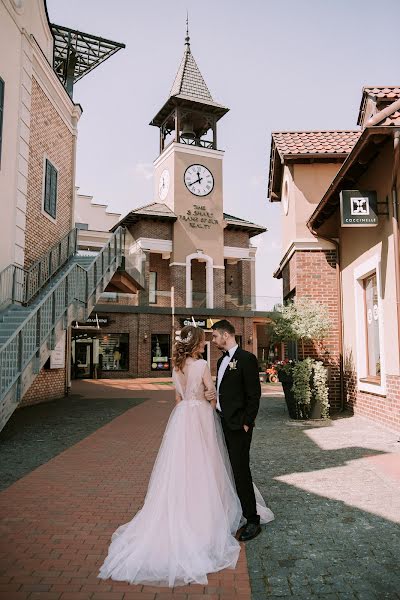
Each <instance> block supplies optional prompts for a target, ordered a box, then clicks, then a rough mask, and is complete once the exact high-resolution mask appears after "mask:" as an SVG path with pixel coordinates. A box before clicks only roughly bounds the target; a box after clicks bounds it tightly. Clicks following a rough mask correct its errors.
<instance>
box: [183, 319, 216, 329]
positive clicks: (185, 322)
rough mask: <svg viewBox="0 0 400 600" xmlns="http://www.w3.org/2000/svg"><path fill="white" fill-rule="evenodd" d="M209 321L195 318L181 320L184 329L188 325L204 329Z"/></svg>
mask: <svg viewBox="0 0 400 600" xmlns="http://www.w3.org/2000/svg"><path fill="white" fill-rule="evenodd" d="M208 320H209V319H194V318H193V317H185V318H184V319H179V321H180V324H181V325H182V327H187V326H188V325H195V327H202V328H203V329H205V328H206V326H207V321H208Z"/></svg>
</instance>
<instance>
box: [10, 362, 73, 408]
mask: <svg viewBox="0 0 400 600" xmlns="http://www.w3.org/2000/svg"><path fill="white" fill-rule="evenodd" d="M65 379H66V369H65V368H64V369H41V371H40V373H39V374H38V376H37V377H36V379H35V380H34V382H33V383H32V385H31V387H30V388H29V389H28V390H27V392H26V394H25V395H24V396H23V398H22V401H21V403H20V405H19V407H21V406H27V405H30V404H40V403H41V402H47V401H49V400H56V399H57V398H63V396H65V393H66V386H65Z"/></svg>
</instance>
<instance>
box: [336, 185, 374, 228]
mask: <svg viewBox="0 0 400 600" xmlns="http://www.w3.org/2000/svg"><path fill="white" fill-rule="evenodd" d="M340 216H341V225H342V227H375V226H376V225H378V199H377V195H376V192H375V191H372V192H365V191H361V190H343V191H342V192H340Z"/></svg>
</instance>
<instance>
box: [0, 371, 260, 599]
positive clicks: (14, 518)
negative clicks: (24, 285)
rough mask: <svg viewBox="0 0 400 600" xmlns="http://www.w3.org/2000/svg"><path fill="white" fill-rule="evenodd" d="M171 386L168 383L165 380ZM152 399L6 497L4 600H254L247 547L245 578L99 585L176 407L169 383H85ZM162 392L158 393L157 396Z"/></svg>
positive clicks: (1, 504)
mask: <svg viewBox="0 0 400 600" xmlns="http://www.w3.org/2000/svg"><path fill="white" fill-rule="evenodd" d="M165 383H168V382H165ZM129 386H130V387H131V388H132V389H133V390H137V392H136V393H137V394H140V395H141V396H143V390H146V396H147V397H149V398H150V399H149V400H148V401H146V402H144V403H142V404H140V405H139V406H137V407H135V408H132V409H130V410H128V411H126V412H125V413H124V414H122V415H120V416H119V417H117V418H116V419H114V420H113V421H112V422H110V423H108V424H107V425H105V426H104V427H102V428H101V429H98V430H97V431H96V432H95V433H93V434H91V435H89V436H88V437H86V438H85V439H84V440H82V441H81V442H79V443H77V444H75V445H74V446H72V447H71V448H69V449H68V450H66V451H65V452H63V453H61V454H59V455H58V456H57V457H55V458H53V459H52V460H50V461H49V462H48V463H46V464H44V465H42V466H40V467H39V468H37V469H36V470H34V471H32V472H31V473H30V474H29V475H26V476H25V477H23V478H22V479H20V480H19V481H17V482H16V483H14V484H13V485H11V486H10V487H9V488H8V489H6V490H5V491H3V492H2V493H1V494H0V515H1V521H0V539H1V543H0V599H1V600H28V599H29V600H33V599H37V600H134V599H137V600H163V599H165V600H167V599H168V598H170V599H171V600H172V599H175V600H178V599H179V600H189V599H191V598H194V599H195V598H198V597H199V596H201V598H202V600H230V599H233V598H234V599H235V600H250V587H249V576H248V571H247V564H246V556H245V549H244V548H243V550H242V552H241V555H240V559H239V563H238V566H237V568H236V569H235V571H232V570H227V571H224V572H220V573H216V574H212V575H210V576H209V584H208V585H207V586H200V585H189V586H185V587H179V588H176V589H173V590H171V589H167V588H160V587H150V586H132V585H129V584H127V583H121V582H114V581H111V580H110V581H101V580H100V579H97V573H98V569H99V566H100V565H101V563H102V561H103V560H104V557H105V555H106V552H107V548H108V545H109V542H110V537H111V534H112V532H113V531H114V530H115V529H116V527H117V526H118V525H120V524H121V523H125V522H127V521H128V520H130V519H131V518H132V516H133V515H134V514H135V513H136V512H137V510H138V509H139V508H140V507H141V505H142V502H143V499H144V495H145V492H146V489H147V483H148V479H149V476H150V473H151V469H152V466H153V462H154V459H155V457H156V453H157V450H158V447H159V444H160V440H161V436H162V434H163V432H164V429H165V425H166V422H167V420H168V417H169V414H170V411H171V408H172V406H173V403H172V401H171V399H172V397H173V392H172V390H171V388H170V386H168V385H165V384H164V385H162V382H160V383H158V384H156V385H155V386H153V385H152V384H147V383H146V382H145V383H144V384H142V385H141V384H138V383H137V382H131V381H127V382H117V381H115V380H110V381H108V382H106V383H105V382H82V383H80V384H79V386H78V387H76V388H75V390H76V389H79V390H80V391H83V390H85V391H86V392H87V395H88V396H90V395H92V396H93V397H107V396H108V397H110V396H111V395H112V393H114V395H117V396H118V397H122V396H123V394H124V393H125V394H127V395H128V394H129V393H133V392H132V390H129ZM154 388H156V389H154Z"/></svg>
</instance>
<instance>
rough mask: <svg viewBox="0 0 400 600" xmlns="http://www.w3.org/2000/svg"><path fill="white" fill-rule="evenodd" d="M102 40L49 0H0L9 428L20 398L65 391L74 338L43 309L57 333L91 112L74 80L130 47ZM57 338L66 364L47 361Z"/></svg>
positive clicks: (3, 326)
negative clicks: (82, 133)
mask: <svg viewBox="0 0 400 600" xmlns="http://www.w3.org/2000/svg"><path fill="white" fill-rule="evenodd" d="M103 42H104V40H101V38H97V37H94V36H91V35H90V34H84V33H82V32H78V31H73V30H70V29H67V28H65V27H62V26H59V25H55V24H52V23H50V21H49V18H48V14H47V8H46V3H45V1H44V0H30V1H29V2H28V1H25V0H19V1H16V0H0V198H1V199H2V219H1V224H0V228H1V235H0V371H1V374H2V379H1V389H0V426H1V425H2V423H3V421H4V419H6V418H8V416H9V414H10V412H12V410H13V408H15V406H16V405H18V404H21V400H22V403H25V404H26V403H31V402H36V401H40V400H43V399H51V398H55V397H59V396H63V395H64V393H65V389H66V385H67V376H68V371H69V370H68V369H67V368H66V364H65V347H66V344H67V338H68V336H66V335H65V327H64V326H62V327H61V325H60V324H59V323H58V321H59V318H58V317H59V315H58V314H57V311H56V310H55V306H56V302H55V303H54V304H53V309H52V312H50V314H51V316H50V317H49V315H48V314H47V313H46V315H45V311H46V310H47V307H46V309H43V315H42V316H43V318H44V319H45V321H46V319H47V321H49V320H50V319H51V320H52V322H51V323H50V329H49V330H48V329H47V321H46V326H45V325H44V324H43V320H42V321H41V320H40V319H41V310H42V309H39V308H38V306H39V305H40V297H41V295H43V294H45V293H46V289H47V292H48V291H49V289H50V288H49V285H50V284H51V282H52V278H53V277H54V275H55V274H56V272H60V269H63V268H67V266H68V264H71V261H72V260H73V252H74V232H73V228H74V198H75V194H74V190H75V161H76V144H77V127H78V121H79V118H80V116H81V114H82V108H81V106H80V105H79V104H76V103H75V102H74V101H73V97H72V96H73V86H74V83H75V82H76V81H77V80H78V79H80V78H82V77H83V76H84V75H85V74H86V73H88V72H89V71H91V70H92V69H93V68H95V67H96V66H97V65H98V64H100V63H101V62H102V61H103V60H105V59H106V58H107V57H108V56H111V54H113V53H114V52H116V51H117V50H118V49H120V48H121V47H123V44H117V43H113V42H108V44H107V47H106V46H105V45H104V43H103ZM46 286H47V287H46ZM65 297H66V298H67V294H66V293H65ZM67 299H68V300H69V298H67ZM21 305H22V306H21ZM40 306H41V305H40ZM66 309H68V307H66ZM71 310H72V309H70V312H71ZM10 311H11V313H10ZM35 311H36V312H35ZM34 314H35V315H36V317H35V318H36V321H34V320H33V319H34ZM30 318H32V323H31V324H29V323H28V320H29V319H30ZM68 319H69V313H68V314H67V315H66V319H65V321H66V323H68ZM57 343H61V345H62V346H63V349H64V363H63V364H62V365H60V362H58V364H57V367H54V368H48V367H49V366H50V361H49V359H50V355H51V353H52V352H53V351H54V349H55V346H56V345H57ZM17 364H18V367H16V366H15V365H17ZM3 413H4V419H3Z"/></svg>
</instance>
